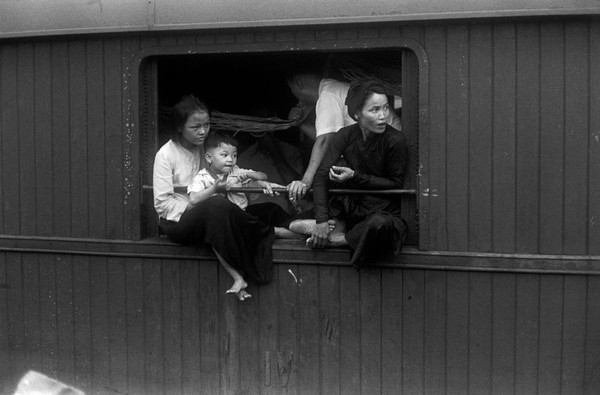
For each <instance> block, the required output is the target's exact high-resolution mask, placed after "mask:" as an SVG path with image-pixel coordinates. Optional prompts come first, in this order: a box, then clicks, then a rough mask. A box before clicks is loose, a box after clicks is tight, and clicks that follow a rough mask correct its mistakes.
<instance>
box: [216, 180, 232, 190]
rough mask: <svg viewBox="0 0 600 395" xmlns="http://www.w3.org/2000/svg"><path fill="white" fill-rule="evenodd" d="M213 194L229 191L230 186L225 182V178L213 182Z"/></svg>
mask: <svg viewBox="0 0 600 395" xmlns="http://www.w3.org/2000/svg"><path fill="white" fill-rule="evenodd" d="M214 186H215V192H216V193H226V192H227V191H229V190H230V189H231V185H229V183H228V182H227V178H226V177H225V178H224V179H222V180H221V179H218V180H215V184H214Z"/></svg>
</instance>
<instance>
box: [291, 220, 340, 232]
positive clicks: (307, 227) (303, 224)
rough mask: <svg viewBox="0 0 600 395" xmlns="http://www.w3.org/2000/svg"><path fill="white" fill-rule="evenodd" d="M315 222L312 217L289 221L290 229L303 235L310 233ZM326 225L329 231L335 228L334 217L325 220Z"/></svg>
mask: <svg viewBox="0 0 600 395" xmlns="http://www.w3.org/2000/svg"><path fill="white" fill-rule="evenodd" d="M316 224H317V221H315V220H314V219H297V220H295V221H292V223H290V230H291V231H292V232H296V233H300V234H303V235H312V234H313V231H314V229H315V226H316ZM327 225H329V231H330V232H331V231H333V230H334V229H335V226H336V222H335V220H334V219H330V220H329V221H327Z"/></svg>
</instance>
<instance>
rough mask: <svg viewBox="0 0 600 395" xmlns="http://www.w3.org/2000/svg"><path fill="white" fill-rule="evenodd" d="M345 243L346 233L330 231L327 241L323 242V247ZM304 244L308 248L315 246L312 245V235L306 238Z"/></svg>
mask: <svg viewBox="0 0 600 395" xmlns="http://www.w3.org/2000/svg"><path fill="white" fill-rule="evenodd" d="M347 245H348V242H347V241H346V234H345V233H340V232H336V233H331V234H330V235H329V236H327V241H326V242H325V245H324V246H323V248H334V247H343V246H347ZM306 246H307V247H309V248H316V247H313V246H312V237H309V238H308V239H306Z"/></svg>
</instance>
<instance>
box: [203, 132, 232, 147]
mask: <svg viewBox="0 0 600 395" xmlns="http://www.w3.org/2000/svg"><path fill="white" fill-rule="evenodd" d="M221 144H229V145H233V146H234V147H236V148H237V147H238V142H237V140H236V139H235V138H234V137H233V136H231V135H230V134H228V133H225V132H222V131H220V130H214V131H211V132H210V133H209V134H208V136H206V138H205V139H204V152H208V150H210V149H214V148H217V147H218V146H219V145H221Z"/></svg>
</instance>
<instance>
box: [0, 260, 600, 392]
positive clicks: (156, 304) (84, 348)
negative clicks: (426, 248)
mask: <svg viewBox="0 0 600 395" xmlns="http://www.w3.org/2000/svg"><path fill="white" fill-rule="evenodd" d="M1 258H2V264H1V265H0V269H1V270H0V279H1V280H2V281H3V284H6V286H5V288H4V289H3V291H2V293H1V294H0V312H2V313H3V314H4V315H3V317H5V318H6V319H3V320H2V322H1V323H2V327H1V328H2V333H1V334H2V336H0V340H1V341H2V347H3V348H2V349H3V352H2V353H1V354H0V358H1V360H2V369H3V377H2V380H0V382H1V383H2V385H3V389H4V391H3V392H2V393H6V392H7V390H8V389H10V388H11V386H14V384H15V382H16V380H17V379H18V378H19V377H20V376H21V375H23V374H24V373H25V371H26V370H28V369H36V370H38V371H41V372H45V373H47V374H49V375H52V376H54V377H56V378H58V379H61V380H64V381H65V382H68V383H73V384H76V385H77V386H79V387H80V388H81V389H83V390H84V391H86V393H90V394H91V393H118V392H120V393H124V392H126V393H130V394H144V393H145V394H148V393H169V394H170V393H198V392H200V393H207V394H214V393H219V392H224V393H264V394H268V393H278V394H279V393H283V392H287V393H327V394H330V393H341V394H347V393H359V392H360V393H386V394H392V393H393V394H400V393H404V394H415V393H431V394H436V393H440V392H443V391H444V389H445V390H446V391H447V392H448V393H467V392H469V393H475V394H484V393H501V394H507V393H517V394H534V393H539V394H548V393H565V394H566V393H578V394H584V393H588V394H593V393H597V392H598V389H599V388H600V387H599V385H600V383H599V382H598V366H599V365H598V352H597V351H598V346H599V344H598V341H599V340H598V333H599V331H600V326H599V325H600V322H599V321H598V312H599V311H600V298H599V297H598V296H599V293H600V277H599V276H583V275H544V274H514V273H473V272H467V271H461V272H444V271H428V270H416V269H414V270H403V269H382V270H364V271H362V272H360V273H358V272H357V271H355V270H354V269H353V268H351V267H343V266H337V267H334V266H329V267H318V266H315V265H296V264H294V265H286V264H280V265H277V266H276V268H275V269H276V273H275V279H274V282H273V283H271V284H270V285H267V286H264V287H260V288H258V289H257V288H255V287H251V289H250V293H252V295H253V297H252V298H251V299H249V300H248V301H247V303H246V302H245V303H238V302H237V301H236V300H235V299H234V298H233V297H231V296H230V295H226V294H225V292H224V291H225V289H227V286H228V285H229V279H228V275H227V273H225V272H223V271H222V270H221V269H219V268H218V267H219V266H218V264H217V262H216V261H215V262H210V261H204V262H197V261H187V260H185V261H178V260H160V259H124V258H118V259H114V258H103V257H85V256H83V257H82V256H75V257H65V256H63V255H50V254H40V255H38V254H8V253H4V254H3V255H2V256H1ZM289 270H291V271H292V272H293V273H294V275H295V276H296V277H297V278H298V280H299V281H298V283H297V282H296V281H295V280H294V278H293V277H292V276H291V275H290V273H289Z"/></svg>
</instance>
